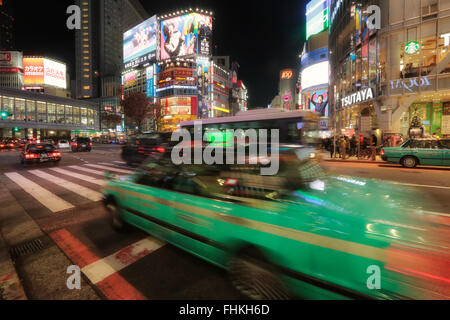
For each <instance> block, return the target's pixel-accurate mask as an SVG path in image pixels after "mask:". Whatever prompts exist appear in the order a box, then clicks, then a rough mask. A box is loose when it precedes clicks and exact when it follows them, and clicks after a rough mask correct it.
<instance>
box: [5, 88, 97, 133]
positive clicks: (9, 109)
mask: <svg viewBox="0 0 450 320" xmlns="http://www.w3.org/2000/svg"><path fill="white" fill-rule="evenodd" d="M0 109H1V111H2V112H3V111H4V112H6V113H7V114H8V115H9V116H8V117H6V118H0V138H14V139H31V138H37V139H44V138H51V137H54V138H69V137H71V136H75V135H80V134H89V133H95V132H97V131H99V129H100V125H99V113H98V104H94V103H90V102H86V101H82V100H74V99H67V98H61V97H54V96H49V95H43V94H39V93H33V92H27V91H23V90H16V89H9V88H0Z"/></svg>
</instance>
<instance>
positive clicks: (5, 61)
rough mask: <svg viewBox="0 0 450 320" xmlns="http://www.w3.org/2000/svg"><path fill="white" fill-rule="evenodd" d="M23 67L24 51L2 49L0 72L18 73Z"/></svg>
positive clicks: (0, 53)
mask: <svg viewBox="0 0 450 320" xmlns="http://www.w3.org/2000/svg"><path fill="white" fill-rule="evenodd" d="M20 69H23V64H22V52H18V51H0V73H18V72H19V70H20Z"/></svg>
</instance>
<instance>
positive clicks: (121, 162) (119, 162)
mask: <svg viewBox="0 0 450 320" xmlns="http://www.w3.org/2000/svg"><path fill="white" fill-rule="evenodd" d="M114 163H118V164H126V162H123V161H114Z"/></svg>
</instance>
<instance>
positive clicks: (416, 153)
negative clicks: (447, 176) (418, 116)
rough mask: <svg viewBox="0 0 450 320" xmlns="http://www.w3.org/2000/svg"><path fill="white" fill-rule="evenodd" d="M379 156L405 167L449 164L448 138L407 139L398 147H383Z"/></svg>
mask: <svg viewBox="0 0 450 320" xmlns="http://www.w3.org/2000/svg"><path fill="white" fill-rule="evenodd" d="M381 157H382V159H383V160H384V161H387V162H393V163H399V164H401V165H402V166H403V167H405V168H415V167H417V166H418V165H431V166H450V139H442V140H438V139H412V140H408V141H406V142H405V143H404V144H403V145H401V146H400V147H398V148H383V149H382V150H381Z"/></svg>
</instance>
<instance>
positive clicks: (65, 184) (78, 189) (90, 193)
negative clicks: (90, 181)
mask: <svg viewBox="0 0 450 320" xmlns="http://www.w3.org/2000/svg"><path fill="white" fill-rule="evenodd" d="M30 173H32V174H34V175H35V176H38V177H39V178H42V179H44V180H47V181H50V182H52V183H55V184H57V185H59V186H60V187H62V188H64V189H67V190H69V191H72V192H73V193H76V194H78V195H80V196H82V197H84V198H86V199H89V200H91V201H94V202H98V201H101V200H102V194H101V193H100V192H97V191H94V190H92V189H89V188H86V187H83V186H80V185H79V184H76V183H73V182H70V181H67V180H64V179H61V178H58V177H55V176H53V175H51V174H48V173H45V172H43V171H41V170H33V171H30Z"/></svg>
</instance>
